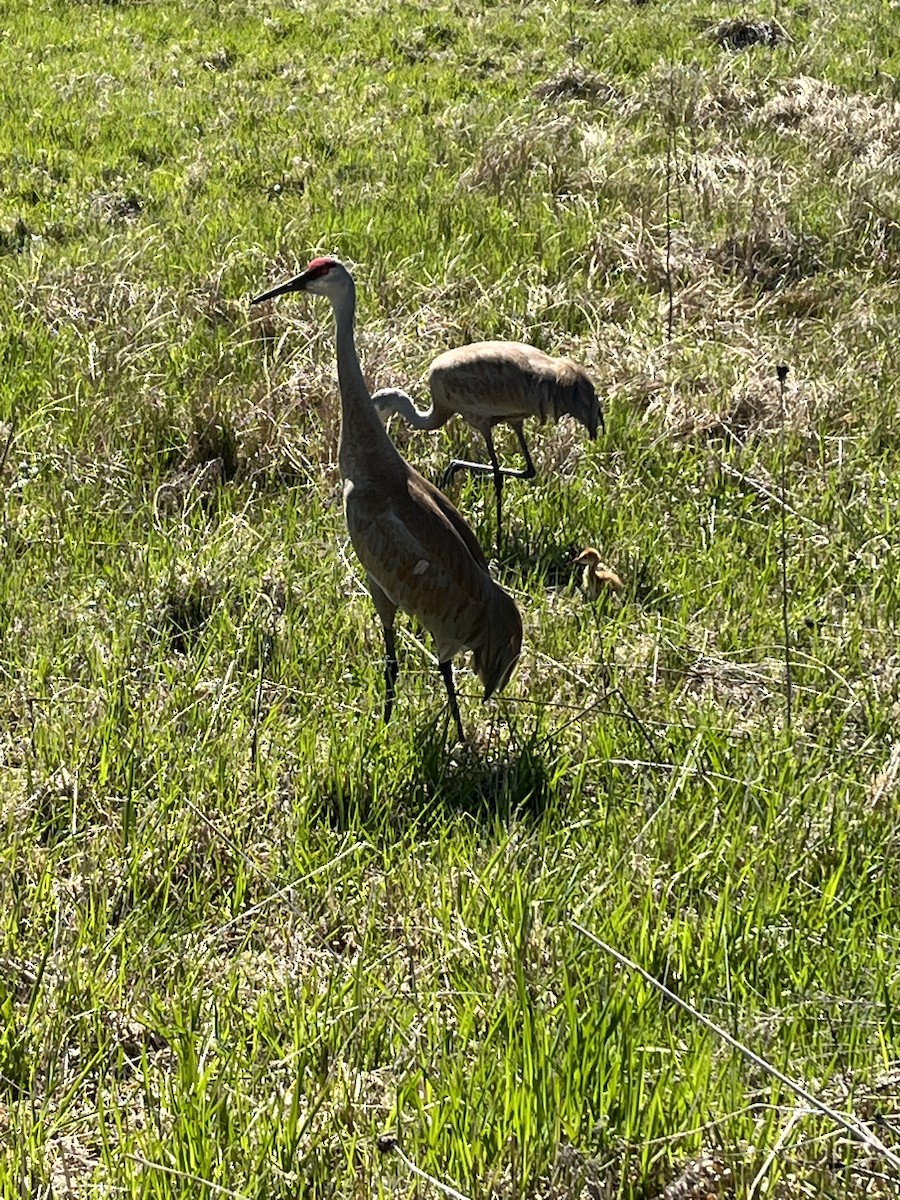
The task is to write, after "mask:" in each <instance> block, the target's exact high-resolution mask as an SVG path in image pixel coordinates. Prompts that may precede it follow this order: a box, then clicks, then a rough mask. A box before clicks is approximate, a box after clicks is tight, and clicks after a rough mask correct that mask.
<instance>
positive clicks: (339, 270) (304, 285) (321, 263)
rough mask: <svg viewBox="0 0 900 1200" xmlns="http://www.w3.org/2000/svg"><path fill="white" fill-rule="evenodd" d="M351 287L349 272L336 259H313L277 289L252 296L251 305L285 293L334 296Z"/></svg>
mask: <svg viewBox="0 0 900 1200" xmlns="http://www.w3.org/2000/svg"><path fill="white" fill-rule="evenodd" d="M348 284H349V285H350V287H351V288H352V286H353V279H352V277H351V275H350V272H349V271H348V270H347V268H346V267H345V266H344V264H343V263H342V262H338V260H337V259H336V258H314V259H313V260H312V262H310V263H309V264H308V266H307V268H306V270H305V271H301V272H300V274H299V275H295V276H294V277H293V279H288V280H287V281H286V282H285V283H279V284H278V286H277V287H273V288H270V289H269V291H267V292H262V293H261V294H260V295H259V296H254V297H253V299H252V300H251V301H250V303H251V304H262V302H263V301H264V300H274V299H275V297H276V296H283V295H285V294H286V293H287V292H312V293H313V295H316V296H334V295H335V293H336V292H338V291H340V290H344V289H346V287H347V285H348Z"/></svg>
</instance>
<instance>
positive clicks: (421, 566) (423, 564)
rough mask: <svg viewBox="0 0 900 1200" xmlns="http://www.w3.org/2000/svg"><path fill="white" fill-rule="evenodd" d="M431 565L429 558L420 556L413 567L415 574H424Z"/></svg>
mask: <svg viewBox="0 0 900 1200" xmlns="http://www.w3.org/2000/svg"><path fill="white" fill-rule="evenodd" d="M430 566H431V563H430V562H429V561H428V559H427V558H420V559H419V561H418V562H417V563H416V565H415V566H414V567H413V575H424V574H425V572H426V571H427V570H428V568H429V567H430Z"/></svg>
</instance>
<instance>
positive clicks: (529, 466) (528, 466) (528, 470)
mask: <svg viewBox="0 0 900 1200" xmlns="http://www.w3.org/2000/svg"><path fill="white" fill-rule="evenodd" d="M514 429H515V431H516V437H517V438H518V439H519V445H520V446H521V447H522V453H523V454H524V455H525V470H524V471H521V472H520V473H519V478H520V479H534V477H535V475H537V468H536V467H535V465H534V463H533V462H532V461H531V455H530V454H529V453H528V443H527V442H526V441H525V434H524V433H523V432H522V426H521V425H515V426H514Z"/></svg>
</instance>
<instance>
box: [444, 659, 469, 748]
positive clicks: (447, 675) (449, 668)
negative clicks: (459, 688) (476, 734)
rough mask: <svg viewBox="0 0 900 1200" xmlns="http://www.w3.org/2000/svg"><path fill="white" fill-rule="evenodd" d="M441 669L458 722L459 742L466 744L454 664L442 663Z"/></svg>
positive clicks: (452, 709) (451, 709)
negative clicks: (454, 676) (457, 697)
mask: <svg viewBox="0 0 900 1200" xmlns="http://www.w3.org/2000/svg"><path fill="white" fill-rule="evenodd" d="M440 668H441V675H442V676H443V677H444V687H445V688H446V689H447V697H448V699H449V701H450V712H451V714H452V715H453V720H454V721H455V722H456V730H457V733H458V734H459V740H460V741H461V742H464V741H465V740H466V735H465V734H464V733H463V727H462V717H461V716H460V715H459V702H458V701H457V699H456V684H455V683H454V682H453V663H452V662H451V661H450V660H449V659H448V660H447V662H442V663H440Z"/></svg>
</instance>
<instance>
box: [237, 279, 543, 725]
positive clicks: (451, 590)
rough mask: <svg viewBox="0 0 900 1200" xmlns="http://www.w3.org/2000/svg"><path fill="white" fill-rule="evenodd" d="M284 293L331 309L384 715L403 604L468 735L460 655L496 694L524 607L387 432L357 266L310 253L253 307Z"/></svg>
mask: <svg viewBox="0 0 900 1200" xmlns="http://www.w3.org/2000/svg"><path fill="white" fill-rule="evenodd" d="M286 292H311V293H313V294H315V295H321V296H325V297H327V298H328V299H329V300H330V301H331V304H332V306H333V308H334V314H335V323H336V341H337V364H338V381H339V384H340V392H341V433H340V441H339V447H338V464H339V467H340V472H341V477H342V479H343V481H344V512H345V515H346V518H347V528H348V530H349V533H350V540H351V542H352V544H353V548H354V550H355V551H356V553H357V555H358V557H359V560H360V562H361V563H362V565H363V568H364V569H365V572H366V577H367V581H368V586H369V591H370V593H371V595H372V600H373V602H374V604H375V608H376V611H377V612H378V615H379V617H380V619H381V624H382V629H383V632H384V641H385V650H386V656H387V662H386V667H385V708H384V718H385V720H387V719H388V718H389V717H390V715H391V711H392V708H393V701H394V690H395V684H396V679H397V674H398V671H399V667H398V663H397V655H396V647H395V642H394V618H395V615H396V612H397V609H398V608H399V609H402V610H403V611H404V612H407V613H409V614H410V615H411V616H414V617H415V618H416V619H417V620H418V621H419V622H420V624H421V625H423V626H424V628H425V629H427V630H428V632H429V633H430V634H431V636H432V637H433V639H434V642H435V648H436V650H437V655H438V660H439V663H440V669H441V674H442V676H443V679H444V683H445V686H446V688H447V695H448V699H449V702H450V710H451V712H452V714H453V718H454V720H455V722H456V726H457V729H458V732H459V736H460V739H463V736H464V735H463V728H462V721H461V718H460V714H459V705H458V703H457V699H456V692H455V687H454V683H453V668H452V659H453V656H454V655H455V654H457V653H458V652H459V651H460V650H462V649H464V648H465V649H468V650H471V651H472V653H473V658H474V668H475V671H476V673H477V675H478V677H479V678H480V679H481V682H482V683H483V684H484V694H485V699H487V698H488V697H489V696H491V695H492V694H493V693H494V692H495V691H499V690H500V689H501V688H503V687H504V686H505V684H506V683H507V681H508V680H509V677H510V675H511V674H512V671H513V668H514V667H515V665H516V661H517V660H518V657H519V653H520V651H521V647H522V618H521V616H520V615H519V610H518V609H517V608H516V605H515V602H514V601H513V600H512V598H511V597H510V596H509V595H508V594H507V593H506V592H505V591H504V590H503V589H502V588H501V587H500V586H499V585H498V584H497V583H495V582H494V580H493V579H492V578H491V576H490V573H489V571H488V567H487V562H486V561H485V558H484V555H483V554H482V552H481V547H480V546H479V545H478V542H477V540H476V539H475V536H474V534H473V533H472V531H471V530H470V529H469V527H468V525H467V524H466V523H465V521H464V520H463V518H462V517H461V516H460V514H459V513H458V512H457V510H456V509H455V508H454V507H453V505H452V504H451V503H450V501H449V500H448V499H447V498H446V496H444V495H443V494H442V493H441V492H439V491H438V489H437V488H436V487H434V486H433V485H432V484H431V483H429V482H428V480H426V479H424V478H423V477H422V476H421V475H420V474H419V473H418V471H415V470H414V469H413V468H412V467H411V466H410V465H409V464H408V463H407V462H406V461H405V460H404V459H403V458H402V457H401V456H400V454H399V453H398V451H397V449H396V448H395V446H394V444H393V443H392V442H391V440H390V438H389V437H388V435H387V433H386V432H385V429H384V426H383V424H382V422H381V419H380V418H379V416H378V414H377V412H376V410H375V407H374V405H373V404H372V398H371V396H370V395H369V390H368V388H367V387H366V384H365V380H364V379H363V375H362V370H361V368H360V365H359V358H358V357H357V354H356V349H355V344H354V315H355V307H356V291H355V287H354V284H353V279H352V276H351V275H350V272H349V271H348V270H347V268H346V267H345V266H344V265H343V264H342V263H340V262H338V261H337V260H336V259H332V258H317V259H313V261H312V262H311V263H310V264H309V266H308V267H307V268H306V270H305V271H304V272H302V273H301V274H300V275H297V276H296V277H295V278H293V279H290V280H288V281H287V283H283V284H281V285H279V286H278V287H276V288H272V289H271V290H270V291H268V292H264V293H263V294H262V295H260V296H257V297H256V298H255V299H254V300H253V301H252V303H254V304H257V303H260V302H261V301H263V300H269V299H272V298H273V297H275V296H279V295H282V294H283V293H286Z"/></svg>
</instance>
